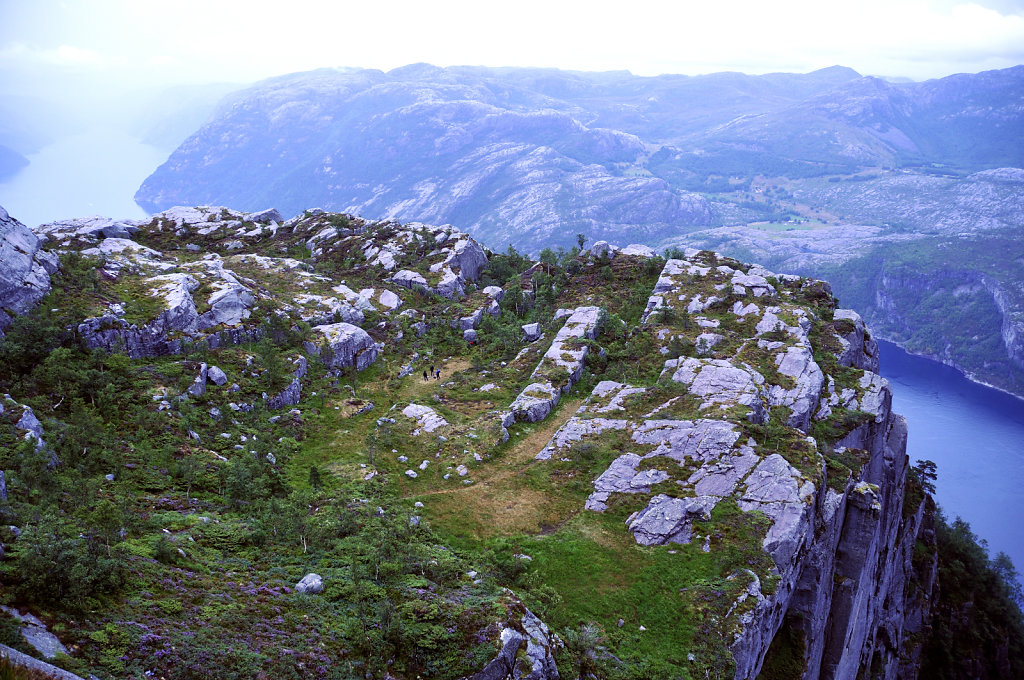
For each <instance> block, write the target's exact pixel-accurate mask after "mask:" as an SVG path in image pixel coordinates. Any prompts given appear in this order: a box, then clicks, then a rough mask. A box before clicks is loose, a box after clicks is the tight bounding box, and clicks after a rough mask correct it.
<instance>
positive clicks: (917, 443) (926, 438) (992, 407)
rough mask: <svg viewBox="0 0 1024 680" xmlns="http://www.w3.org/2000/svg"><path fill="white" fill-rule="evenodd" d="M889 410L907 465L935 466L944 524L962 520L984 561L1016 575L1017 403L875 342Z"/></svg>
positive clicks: (1019, 528) (1022, 548)
mask: <svg viewBox="0 0 1024 680" xmlns="http://www.w3.org/2000/svg"><path fill="white" fill-rule="evenodd" d="M879 346H880V348H881V363H882V365H881V374H882V376H883V377H884V378H886V379H888V380H889V383H890V385H891V386H892V391H893V410H894V411H896V413H900V414H902V415H904V416H906V418H907V423H908V425H909V429H910V434H909V439H908V441H907V453H908V455H909V456H910V460H911V463H913V462H914V461H917V460H924V459H928V460H933V461H935V462H936V463H937V464H938V474H939V478H938V481H937V482H936V494H935V495H936V500H937V501H938V503H939V505H941V506H942V509H943V511H944V512H945V514H946V517H947V519H949V520H952V519H953V518H954V517H956V516H957V515H959V516H961V517H963V518H964V519H965V520H967V521H968V522H969V523H970V525H971V528H972V529H973V530H974V533H975V534H977V535H978V537H979V538H983V539H985V540H987V541H988V544H989V552H990V555H992V556H994V555H995V553H997V552H999V551H1002V552H1005V553H1006V554H1008V555H1009V556H1010V557H1011V558H1012V559H1013V563H1014V565H1015V566H1016V567H1017V569H1018V571H1020V570H1024V521H1021V518H1020V503H1021V495H1020V494H1021V489H1022V488H1024V400H1021V399H1018V398H1016V397H1013V396H1011V395H1008V394H1005V393H1003V392H1000V391H999V390H995V389H992V388H990V387H985V386H983V385H979V384H977V383H973V382H971V381H970V380H968V379H967V378H965V377H964V376H963V374H962V373H960V372H959V371H957V370H955V369H953V368H950V367H949V366H944V365H943V364H940V363H938V362H935V361H932V360H930V359H924V358H921V357H915V356H912V355H910V354H907V353H906V352H904V351H903V350H902V349H900V348H899V347H897V346H896V345H893V344H891V343H888V342H880V343H879Z"/></svg>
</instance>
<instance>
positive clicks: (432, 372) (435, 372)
mask: <svg viewBox="0 0 1024 680" xmlns="http://www.w3.org/2000/svg"><path fill="white" fill-rule="evenodd" d="M431 378H433V379H434V380H440V379H441V369H440V368H438V369H436V370H435V369H434V367H433V366H431V367H430V373H429V377H428V373H427V371H423V382H426V381H427V380H430V379H431Z"/></svg>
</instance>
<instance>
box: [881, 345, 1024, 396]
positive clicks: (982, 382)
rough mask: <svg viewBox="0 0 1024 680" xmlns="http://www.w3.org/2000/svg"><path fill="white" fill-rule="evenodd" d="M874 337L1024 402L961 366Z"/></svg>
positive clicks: (976, 383)
mask: <svg viewBox="0 0 1024 680" xmlns="http://www.w3.org/2000/svg"><path fill="white" fill-rule="evenodd" d="M872 335H874V337H875V338H876V339H877V340H881V341H882V342H887V343H889V344H890V345H895V346H896V347H899V348H900V349H901V350H903V351H904V352H906V353H907V354H909V355H910V356H912V357H919V358H921V359H928V360H929V361H934V362H935V363H937V364H942V365H943V366H948V367H950V368H952V369H953V370H955V371H956V372H957V373H959V374H960V375H962V376H963V377H964V378H965V379H967V380H969V381H971V382H972V383H974V384H975V385H981V386H982V387H988V388H989V389H993V390H995V391H997V392H1001V393H1003V394H1005V395H1007V396H1010V397H1013V398H1015V399H1017V400H1018V401H1022V402H1024V395H1021V394H1017V393H1016V392H1011V391H1010V390H1007V389H1005V388H1003V387H999V386H997V385H993V384H991V383H987V382H985V381H984V380H981V379H980V378H978V377H977V376H975V375H974V374H973V373H969V372H968V371H965V370H964V369H963V368H961V367H960V366H957V365H956V364H954V363H952V362H950V361H945V360H943V359H941V358H939V357H937V356H935V355H934V354H922V353H919V352H914V351H911V350H909V349H907V348H906V347H904V346H903V343H900V342H898V341H896V340H891V339H889V338H886V337H883V336H881V335H876V334H872Z"/></svg>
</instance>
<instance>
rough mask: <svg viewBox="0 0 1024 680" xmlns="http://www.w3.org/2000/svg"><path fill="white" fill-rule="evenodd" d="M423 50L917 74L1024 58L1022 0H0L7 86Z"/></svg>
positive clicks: (538, 62) (354, 59) (362, 61)
mask: <svg viewBox="0 0 1024 680" xmlns="http://www.w3.org/2000/svg"><path fill="white" fill-rule="evenodd" d="M414 62H429V63H432V64H436V65H439V66H450V65H455V64H472V65H484V66H550V67H557V68H564V69H576V70H587V71H595V70H619V69H628V70H630V71H632V72H633V73H635V74H638V75H657V74H660V73H685V74H700V73H710V72H715V71H723V70H734V71H743V72H746V73H766V72H771V71H796V72H807V71H811V70H814V69H818V68H822V67H826V66H831V65H834V64H841V65H844V66H849V67H851V68H854V69H856V70H857V71H859V72H861V73H863V74H872V75H883V76H903V77H909V78H912V79H915V80H923V79H927V78H935V77H941V76H945V75H949V74H952V73H958V72H977V71H981V70H987V69H993V68H1005V67H1008V66H1013V65H1016V64H1020V63H1022V62H1024V0H977V1H974V2H963V1H960V0H858V2H849V1H846V2H835V1H833V0H774V1H772V2H765V1H764V0H717V1H716V2H708V1H706V0H701V1H699V2H694V1H693V0H672V1H670V2H652V1H650V0H632V1H630V2H621V0H620V1H617V2H604V1H603V0H588V1H586V2H576V1H571V2H562V1H558V0H543V1H538V0H517V1H516V2H514V3H513V2H503V1H501V0H492V1H491V2H484V1H481V0H472V1H462V0H432V1H431V2H423V1H422V0H417V1H404V0H403V1H395V0H376V1H368V0H361V1H360V2H350V1H348V0H334V1H332V2H314V1H312V0H288V1H287V2H281V1H280V0H272V1H269V2H266V1H263V0H245V1H237V0H135V1H131V0H0V76H2V77H3V78H4V80H6V81H7V82H6V83H2V82H0V92H2V90H3V89H7V90H8V91H10V90H12V89H13V90H15V91H16V92H17V91H18V90H22V91H28V90H31V89H32V87H38V86H41V85H45V84H46V83H48V82H50V81H51V79H52V80H53V82H58V81H60V79H61V78H64V79H65V81H66V82H70V81H79V82H81V81H86V80H90V79H99V78H101V77H102V78H103V79H105V80H104V82H103V87H107V86H111V87H113V86H114V85H117V84H119V85H120V86H121V87H123V88H139V87H142V88H144V87H154V86H163V85H168V84H173V83H199V82H251V81H255V80H259V79H262V78H265V77H268V76H272V75H278V74H282V73H290V72H295V71H302V70H308V69H312V68H318V67H324V66H354V67H367V68H380V69H385V70H387V69H390V68H394V67H397V66H401V65H404V64H409V63H414ZM115 89H116V88H115Z"/></svg>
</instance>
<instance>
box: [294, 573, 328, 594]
mask: <svg viewBox="0 0 1024 680" xmlns="http://www.w3.org/2000/svg"><path fill="white" fill-rule="evenodd" d="M295 590H296V591H298V592H300V593H306V594H307V595H316V594H317V593H322V592H323V590H324V580H323V579H322V578H321V577H320V575H319V574H306V575H305V576H303V577H302V580H301V581H299V582H298V583H296V584H295Z"/></svg>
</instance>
